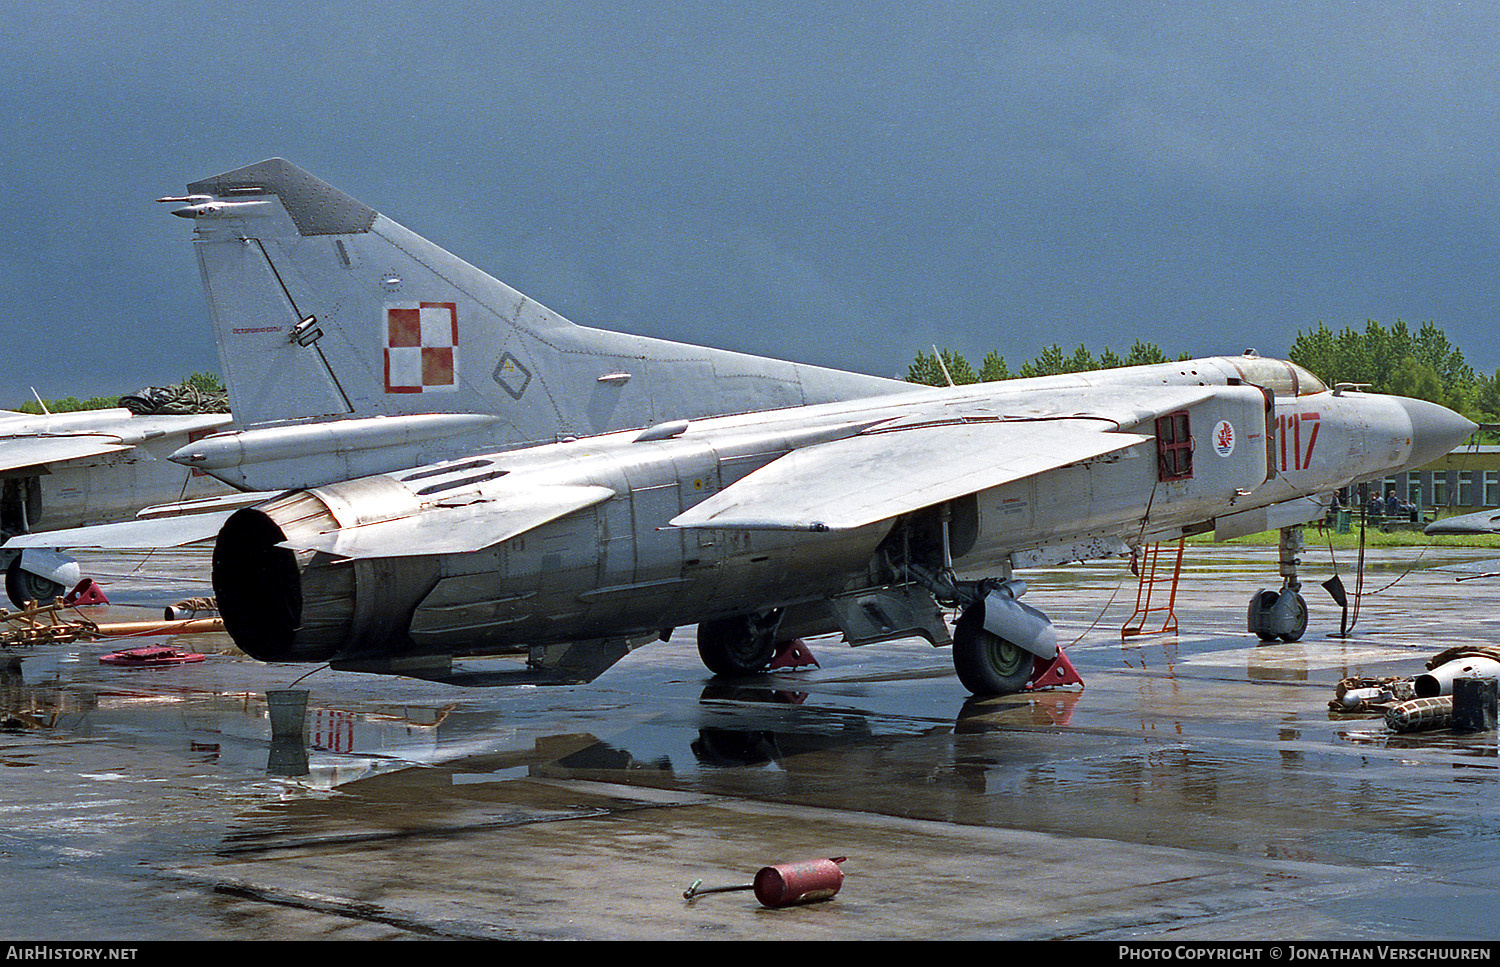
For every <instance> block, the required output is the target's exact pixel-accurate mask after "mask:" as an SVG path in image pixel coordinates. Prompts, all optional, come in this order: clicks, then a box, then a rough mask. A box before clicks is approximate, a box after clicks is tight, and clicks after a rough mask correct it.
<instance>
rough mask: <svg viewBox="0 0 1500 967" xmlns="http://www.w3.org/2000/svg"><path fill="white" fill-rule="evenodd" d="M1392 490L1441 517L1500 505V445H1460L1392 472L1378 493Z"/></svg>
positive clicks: (1372, 486)
mask: <svg viewBox="0 0 1500 967" xmlns="http://www.w3.org/2000/svg"><path fill="white" fill-rule="evenodd" d="M1374 489H1375V486H1374V482H1373V481H1372V482H1371V485H1370V490H1371V492H1372V493H1373V491H1374ZM1392 490H1394V491H1395V492H1396V495H1397V496H1398V497H1400V498H1402V499H1403V500H1405V501H1407V502H1408V503H1412V504H1416V505H1417V506H1419V507H1421V508H1422V509H1423V510H1424V511H1429V512H1430V511H1436V512H1437V513H1436V516H1440V517H1445V516H1448V515H1449V514H1467V513H1472V512H1473V511H1476V510H1482V509H1483V508H1486V507H1500V446H1465V447H1461V448H1460V449H1457V450H1454V451H1453V452H1452V453H1450V454H1448V455H1447V456H1445V457H1442V458H1440V459H1437V460H1434V461H1433V462H1432V463H1429V464H1428V465H1427V466H1425V467H1419V468H1418V469H1416V470H1407V471H1404V472H1402V473H1398V474H1393V475H1392V476H1389V477H1386V478H1385V479H1384V480H1383V481H1382V482H1381V485H1380V492H1381V494H1389V493H1390V492H1391V491H1392ZM1429 516H1431V515H1430V514H1429Z"/></svg>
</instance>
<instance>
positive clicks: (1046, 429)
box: [671, 419, 1151, 531]
mask: <svg viewBox="0 0 1500 967" xmlns="http://www.w3.org/2000/svg"><path fill="white" fill-rule="evenodd" d="M1150 439H1151V438H1150V437H1146V436H1141V435H1140V434H1136V433H1123V432H1118V431H1116V430H1115V423H1114V422H1112V421H1108V420H1102V419H1056V420H1035V421H988V422H972V423H952V424H946V425H938V426H914V425H908V426H902V427H900V428H897V429H888V430H881V429H879V428H876V429H874V430H871V431H869V432H866V433H863V434H860V435H858V436H854V437H849V438H847V439H843V440H835V441H832V442H830V443H822V444H818V445H816V446H810V447H803V448H802V449H799V450H794V451H792V452H791V453H788V454H787V455H786V456H784V457H781V458H780V459H778V460H775V461H772V462H771V463H769V464H767V465H766V466H765V467H762V468H761V469H759V470H757V471H755V472H754V473H751V474H750V475H748V476H746V477H745V478H744V479H743V480H741V481H739V482H737V483H735V484H733V485H731V486H730V487H727V488H725V490H724V491H723V492H721V493H719V494H716V495H715V496H713V497H710V498H709V499H708V500H705V501H703V502H702V503H700V504H698V505H697V506H695V507H694V508H692V509H691V510H689V511H687V512H685V513H683V514H680V515H678V516H677V517H674V518H673V519H672V522H671V523H672V524H673V525H674V526H676V527H685V528H724V529H736V530H806V531H824V530H847V529H851V528H855V527H862V526H864V525H866V524H872V523H874V522H875V521H878V520H885V519H887V518H890V517H894V516H896V515H898V514H902V513H906V512H908V511H913V510H918V509H920V508H923V507H930V506H932V505H933V504H937V503H941V502H943V501H945V500H952V499H954V498H956V497H961V496H963V495H965V494H971V493H974V492H976V491H980V490H985V489H988V488H990V487H998V486H1000V485H1001V484H1005V483H1009V482H1011V481H1014V480H1020V479H1023V478H1025V477H1029V476H1032V475H1034V474H1038V473H1042V472H1043V471H1046V470H1051V469H1054V468H1057V467H1063V466H1067V465H1068V464H1072V463H1078V462H1080V461H1083V460H1089V459H1092V458H1094V457H1101V456H1104V455H1105V454H1109V453H1114V452H1117V451H1120V450H1124V449H1126V448H1128V447H1132V446H1135V445H1137V444H1140V443H1144V442H1146V441H1148V440H1150Z"/></svg>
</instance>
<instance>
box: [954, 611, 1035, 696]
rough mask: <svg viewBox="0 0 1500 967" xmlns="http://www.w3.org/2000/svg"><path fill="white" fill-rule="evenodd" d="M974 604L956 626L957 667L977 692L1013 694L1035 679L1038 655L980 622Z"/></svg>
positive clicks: (978, 693) (955, 659)
mask: <svg viewBox="0 0 1500 967" xmlns="http://www.w3.org/2000/svg"><path fill="white" fill-rule="evenodd" d="M976 610H977V609H973V608H971V609H970V610H969V611H967V612H965V613H964V615H963V617H961V618H959V619H958V623H957V624H956V625H955V626H954V628H953V670H954V671H956V672H958V680H959V681H960V682H962V683H963V686H964V687H965V688H967V689H968V690H969V691H970V692H972V693H973V694H975V695H1010V694H1012V693H1014V692H1019V691H1020V690H1021V689H1023V688H1025V687H1026V683H1027V682H1029V681H1030V680H1031V672H1032V669H1033V668H1034V667H1035V665H1036V656H1034V655H1032V653H1031V652H1029V651H1027V650H1026V649H1024V648H1022V647H1020V646H1019V645H1016V644H1013V643H1012V642H1009V641H1006V640H1005V639H1004V638H1001V637H1000V636H999V635H997V634H995V633H994V632H992V631H986V630H985V629H984V627H983V626H982V625H981V624H980V619H979V616H977V615H975V611H976Z"/></svg>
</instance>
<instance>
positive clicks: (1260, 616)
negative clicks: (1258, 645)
mask: <svg viewBox="0 0 1500 967" xmlns="http://www.w3.org/2000/svg"><path fill="white" fill-rule="evenodd" d="M1304 546H1305V545H1304V543H1303V540H1302V525H1300V524H1298V525H1296V526H1293V527H1283V528H1282V529H1281V540H1280V542H1279V545H1278V548H1279V558H1280V572H1281V579H1282V581H1281V590H1280V591H1268V590H1266V589H1265V588H1262V589H1260V590H1259V591H1257V592H1255V595H1254V597H1252V598H1251V599H1250V608H1249V611H1248V612H1247V614H1246V618H1245V625H1246V630H1247V631H1249V632H1250V633H1252V634H1254V635H1255V636H1256V637H1258V638H1260V640H1261V641H1276V640H1277V639H1280V640H1281V641H1297V640H1298V639H1300V638H1301V637H1302V635H1303V634H1304V633H1305V632H1306V631H1307V602H1306V601H1305V600H1303V598H1302V594H1301V592H1302V582H1301V581H1300V580H1298V578H1297V565H1298V564H1300V563H1301V561H1300V560H1299V558H1298V557H1297V555H1298V554H1300V553H1301V552H1302V549H1303V547H1304Z"/></svg>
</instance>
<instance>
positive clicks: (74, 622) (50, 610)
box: [0, 598, 99, 648]
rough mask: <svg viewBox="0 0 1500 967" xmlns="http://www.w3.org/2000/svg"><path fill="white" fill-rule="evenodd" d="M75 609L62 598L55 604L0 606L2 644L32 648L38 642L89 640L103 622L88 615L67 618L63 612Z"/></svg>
mask: <svg viewBox="0 0 1500 967" xmlns="http://www.w3.org/2000/svg"><path fill="white" fill-rule="evenodd" d="M64 610H71V609H70V608H68V606H67V605H64V604H63V603H62V599H61V598H58V599H56V600H55V601H53V603H52V604H37V603H36V602H32V603H31V606H30V607H27V608H22V609H21V610H20V611H7V610H6V609H4V608H0V647H5V648H30V647H33V646H35V645H64V644H67V643H69V642H72V641H78V640H80V639H84V640H87V639H89V638H91V637H93V635H94V634H95V633H96V632H97V631H98V628H99V626H98V625H96V624H94V622H92V621H90V620H89V619H88V618H85V617H83V616H81V615H80V616H78V617H76V618H72V619H67V618H64V617H63V615H62V612H63V611H64Z"/></svg>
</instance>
